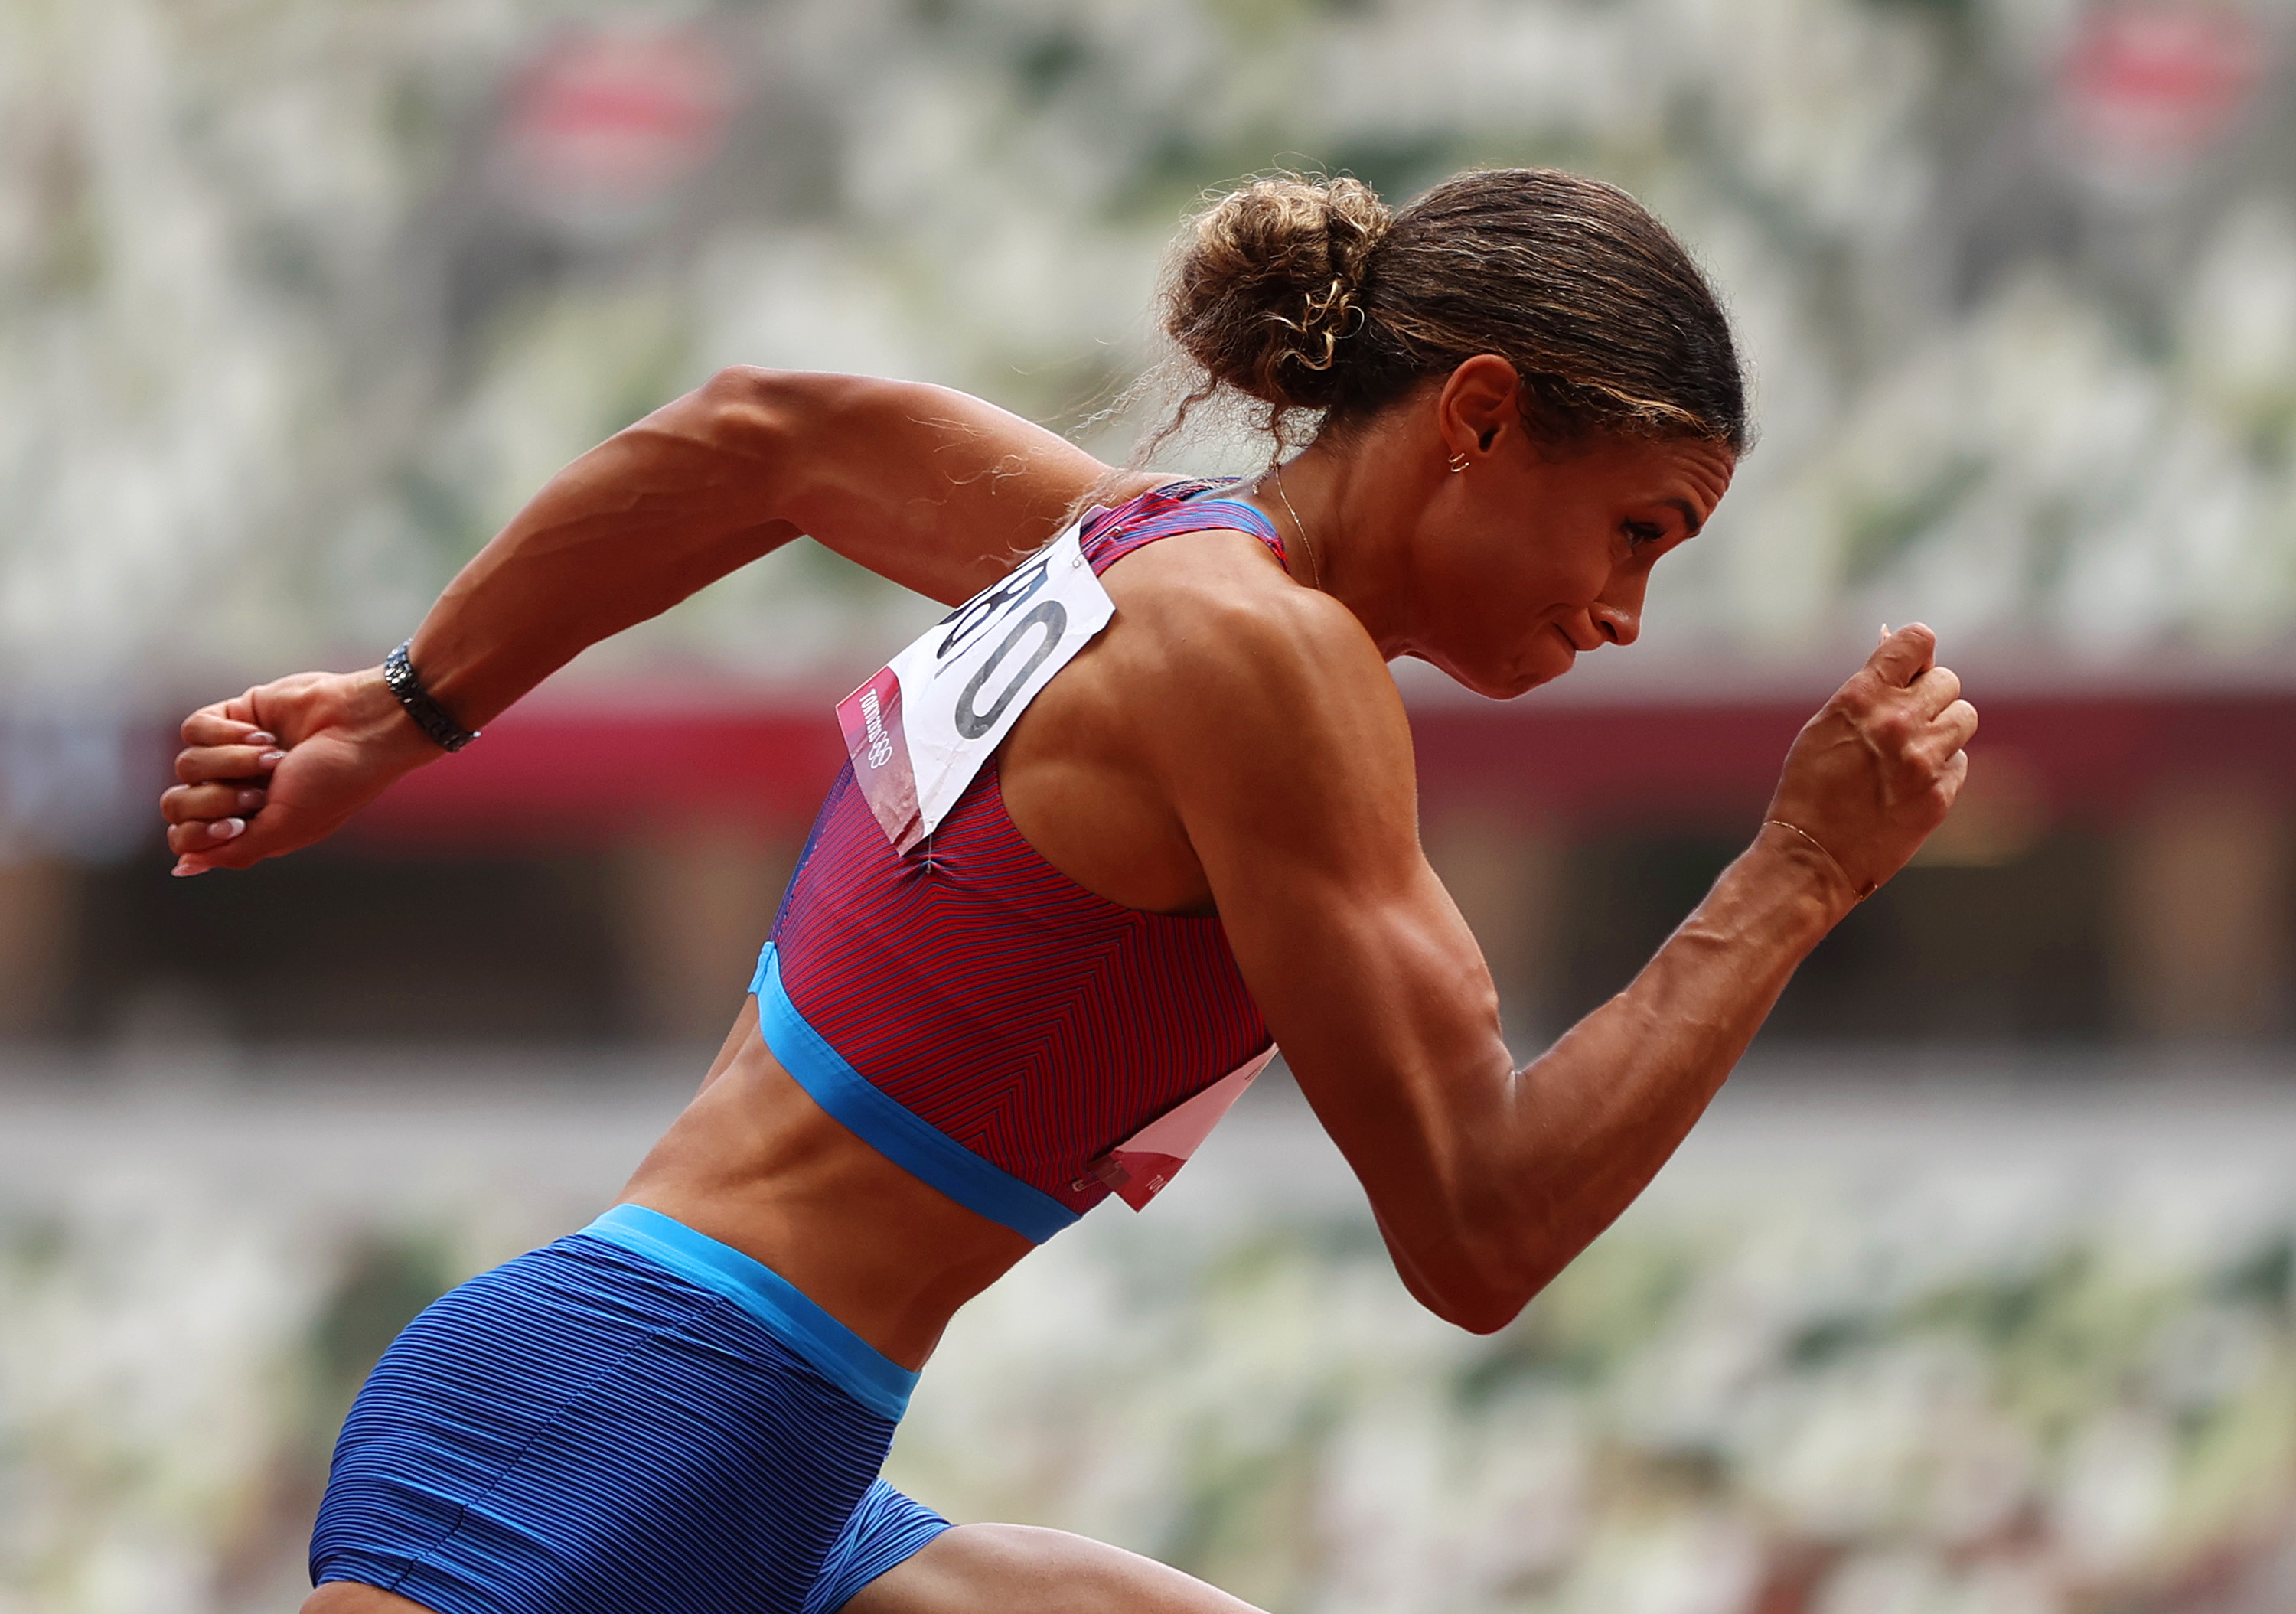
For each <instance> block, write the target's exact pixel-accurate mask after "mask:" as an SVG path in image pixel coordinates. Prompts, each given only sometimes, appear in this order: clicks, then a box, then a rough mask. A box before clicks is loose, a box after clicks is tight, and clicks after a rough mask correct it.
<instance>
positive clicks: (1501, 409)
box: [1435, 353, 1523, 463]
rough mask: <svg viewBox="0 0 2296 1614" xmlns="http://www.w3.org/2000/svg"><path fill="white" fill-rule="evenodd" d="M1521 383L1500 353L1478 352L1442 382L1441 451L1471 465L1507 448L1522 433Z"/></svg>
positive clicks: (1437, 409) (1439, 410)
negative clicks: (1512, 435) (1510, 437)
mask: <svg viewBox="0 0 2296 1614" xmlns="http://www.w3.org/2000/svg"><path fill="white" fill-rule="evenodd" d="M1521 398H1522V378H1521V376H1519V375H1517V374H1516V373H1515V371H1514V366H1513V365H1511V364H1509V363H1508V362H1507V361H1506V360H1505V359H1503V358H1501V357H1500V356H1498V355H1497V354H1496V353H1478V354H1477V355H1475V356H1474V357H1472V358H1471V359H1468V360H1467V361H1465V362H1464V364H1462V365H1460V366H1459V367H1458V368H1457V369H1456V370H1454V371H1452V372H1451V374H1450V378H1449V379H1448V380H1447V381H1445V382H1444V383H1443V389H1442V390H1441V391H1440V392H1439V393H1438V394H1437V395H1436V399H1435V420H1436V429H1437V430H1439V432H1440V433H1441V434H1442V438H1443V451H1444V453H1445V454H1446V455H1450V456H1453V457H1454V458H1456V456H1457V455H1463V454H1464V455H1466V456H1467V459H1468V461H1469V463H1472V462H1474V461H1476V460H1479V459H1481V458H1482V457H1483V456H1484V455H1488V454H1491V453H1493V452H1494V451H1497V450H1498V449H1499V448H1501V447H1505V446H1507V445H1506V438H1507V434H1508V433H1509V432H1520V431H1521V430H1522V429H1523V426H1522V404H1521Z"/></svg>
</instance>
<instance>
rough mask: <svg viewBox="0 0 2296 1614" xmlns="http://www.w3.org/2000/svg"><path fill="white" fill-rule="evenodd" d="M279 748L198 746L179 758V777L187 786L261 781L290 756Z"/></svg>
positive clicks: (177, 768) (264, 746) (183, 753)
mask: <svg viewBox="0 0 2296 1614" xmlns="http://www.w3.org/2000/svg"><path fill="white" fill-rule="evenodd" d="M286 754H287V753H286V752H284V751H283V750H280V749H279V748H278V746H277V745H275V744H273V745H259V744H258V745H195V746H193V747H191V748H190V749H189V750H184V751H180V752H178V753H176V778H177V779H178V780H180V781H182V782H184V783H185V784H208V783H210V782H214V781H216V780H219V779H259V778H261V777H263V776H264V775H265V774H268V773H270V772H271V770H272V769H273V768H275V767H277V766H279V762H280V759H281V758H283V757H284V756H286Z"/></svg>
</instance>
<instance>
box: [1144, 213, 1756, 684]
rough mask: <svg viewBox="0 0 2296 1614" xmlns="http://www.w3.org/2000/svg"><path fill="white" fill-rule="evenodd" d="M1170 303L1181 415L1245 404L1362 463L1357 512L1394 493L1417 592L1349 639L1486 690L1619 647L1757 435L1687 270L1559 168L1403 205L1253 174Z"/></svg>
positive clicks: (1215, 221)
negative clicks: (1390, 616)
mask: <svg viewBox="0 0 2296 1614" xmlns="http://www.w3.org/2000/svg"><path fill="white" fill-rule="evenodd" d="M1164 299H1165V300H1164V310H1163V311H1164V317H1165V327H1166V329H1167V330H1168V331H1169V332H1170V334H1171V335H1172V337H1173V338H1174V339H1175V340H1176V341H1177V343H1178V344H1179V347H1180V348H1181V350H1182V351H1183V353H1184V354H1185V355H1186V356H1187V357H1188V359H1190V360H1191V361H1193V364H1194V365H1197V366H1200V372H1199V373H1198V376H1197V384H1196V385H1195V387H1194V388H1193V389H1192V391H1191V392H1190V395H1189V402H1191V403H1195V402H1201V401H1203V400H1205V399H1209V398H1211V397H1215V396H1216V395H1218V394H1221V393H1228V394H1230V395H1231V396H1232V395H1234V394H1241V395H1242V396H1244V397H1249V398H1251V399H1254V400H1256V401H1257V402H1258V403H1259V405H1262V406H1265V408H1266V410H1267V424H1268V426H1269V428H1270V429H1271V430H1273V431H1274V432H1275V435H1276V438H1277V440H1278V443H1279V445H1281V444H1282V443H1283V442H1286V441H1296V440H1299V439H1300V438H1301V437H1303V436H1307V435H1309V434H1312V436H1313V438H1314V443H1315V449H1316V456H1317V457H1326V458H1328V457H1334V456H1336V457H1337V458H1340V459H1343V460H1355V461H1358V462H1360V463H1358V464H1357V466H1356V467H1355V468H1354V469H1355V471H1356V472H1357V474H1355V475H1353V476H1351V477H1350V478H1349V479H1348V481H1349V487H1350V488H1351V490H1352V492H1351V497H1352V499H1353V500H1354V502H1355V503H1356V504H1357V505H1358V506H1362V505H1364V504H1365V503H1366V501H1367V500H1368V499H1369V497H1370V496H1371V495H1372V493H1373V492H1374V490H1375V491H1377V492H1380V493H1383V494H1384V495H1386V496H1387V497H1386V500H1385V503H1387V504H1388V505H1389V507H1390V511H1392V510H1393V508H1394V504H1395V499H1396V496H1397V495H1398V493H1399V492H1401V491H1403V490H1404V489H1405V488H1406V487H1407V488H1408V489H1409V490H1410V496H1409V497H1408V498H1407V499H1406V501H1405V502H1406V503H1407V504H1409V505H1410V506H1411V510H1410V515H1409V520H1410V524H1411V526H1412V527H1413V528H1414V529H1415V530H1414V532H1413V534H1412V535H1411V538H1412V542H1411V543H1410V545H1409V548H1410V550H1411V554H1412V561H1413V567H1412V582H1413V585H1414V586H1413V587H1412V588H1411V589H1410V590H1409V592H1410V593H1412V594H1414V595H1415V596H1417V597H1415V598H1414V599H1412V600H1409V601H1398V602H1394V603H1395V606H1396V608H1397V610H1398V611H1399V612H1401V613H1402V614H1401V616H1399V617H1398V619H1396V620H1394V621H1392V622H1390V623H1387V624H1384V625H1375V624H1370V623H1369V622H1368V620H1367V625H1372V626H1374V632H1375V633H1378V634H1379V635H1380V636H1381V637H1382V643H1384V644H1385V645H1386V646H1387V648H1388V649H1389V650H1390V652H1391V653H1406V654H1416V655H1420V656H1423V657H1424V658H1425V659H1427V660H1431V661H1434V662H1435V663H1436V664H1437V665H1439V666H1441V667H1442V668H1445V670H1447V671H1448V672H1450V673H1452V674H1453V675H1454V676H1457V677H1459V678H1460V679H1461V680H1462V681H1463V682H1465V683H1467V684H1470V685H1471V686H1472V687H1474V688H1477V689H1480V690H1484V691H1487V692H1490V693H1494V694H1505V693H1514V692H1519V691H1521V689H1523V688H1527V687H1529V685H1530V684H1537V683H1542V682H1544V681H1546V679H1548V678H1551V677H1554V676H1557V675H1558V674H1560V673H1561V672H1562V671H1564V670H1566V669H1567V668H1569V667H1570V662H1571V660H1572V658H1573V656H1574V655H1575V654H1576V653H1577V652H1578V651H1584V650H1591V649H1593V648H1595V646H1597V645H1599V644H1602V643H1626V642H1628V641H1630V640H1631V639H1632V638H1633V637H1634V636H1635V635H1636V632H1637V631H1638V627H1639V617H1640V611H1641V604H1642V592H1643V586H1644V581H1645V580H1646V578H1647V576H1648V573H1649V569H1650V566H1651V564H1652V562H1653V561H1655V560H1656V559H1657V558H1658V556H1659V555H1660V554H1661V553H1664V551H1665V550H1666V549H1667V548H1670V547H1671V546H1672V545H1674V544H1676V543H1679V542H1681V541H1682V540H1683V539H1685V538H1686V537H1690V536H1691V535H1692V534H1693V533H1694V532H1696V530H1697V529H1698V528H1699V527H1700V526H1701V525H1702V524H1703V522H1704V521H1705V520H1706V518H1707V516H1708V515H1709V514H1710V513H1711V512H1712V510H1713V507H1714V504H1716V502H1717V501H1718V500H1719V499H1720V497H1721V496H1722V493H1723V490H1724V489H1725V488H1726V487H1727V486H1728V484H1729V479H1730V472H1731V471H1732V470H1733V468H1734V466H1735V464H1736V462H1737V458H1738V456H1739V455H1741V454H1742V453H1743V451H1744V450H1745V448H1746V447H1747V443H1748V439H1749V437H1750V435H1751V433H1750V427H1749V422H1748V419H1747V411H1746V391H1747V388H1746V381H1745V374H1744V371H1743V365H1742V364H1741V362H1740V359H1739V356H1738V350H1737V345H1736V343H1735V342H1734V340H1733V339H1732V336H1731V332H1730V325H1729V322H1728V320H1727V319H1726V317H1725V315H1723V312H1722V309H1721V306H1720V304H1719V302H1718V299H1716V297H1715V294H1714V291H1713V289H1712V288H1711V287H1710V285H1709V284H1708V283H1707V281H1706V278H1705V276H1704V275H1703V274H1701V273H1700V271H1699V269H1698V266H1697V265H1696V264H1695V263H1693V261H1692V260H1691V258H1690V256H1689V254H1688V253H1687V252H1686V251H1685V250H1683V247H1682V245H1681V243H1680V242H1677V241H1676V240H1675V238H1674V237H1673V235H1672V234H1671V233H1669V231H1668V230H1667V228H1666V226H1665V225H1661V223H1660V222H1659V221H1658V220H1657V219H1656V218H1654V217H1652V216H1651V214H1650V213H1649V212H1648V211H1647V210H1645V209H1644V208H1643V207H1642V205H1641V204H1640V203H1638V202H1636V201H1635V200H1634V199H1633V198H1632V197H1630V196H1628V194H1627V193H1625V192H1623V191H1620V190H1619V189H1617V188H1616V187H1615V186H1611V185H1608V184H1602V183H1601V182H1599V181H1596V180H1591V179H1584V178H1580V177H1579V176H1575V175H1570V174H1563V173H1558V172H1555V171H1554V170H1551V169H1541V168H1504V169H1492V170H1487V171H1481V172H1474V173H1468V174H1463V175H1460V176H1457V177H1456V178H1454V179H1451V180H1448V181H1446V182H1445V183H1444V184H1440V185H1438V186H1436V187H1435V188H1434V189H1433V190H1431V191H1430V192H1428V193H1426V194H1425V195H1423V196H1422V197H1420V198H1419V199H1418V200H1417V201H1414V202H1412V203H1411V204H1410V205H1409V206H1407V207H1406V208H1404V209H1402V210H1401V211H1399V212H1392V211H1390V209H1388V208H1387V207H1386V206H1385V205H1384V204H1383V203H1382V202H1381V201H1380V200H1379V198H1378V197H1377V196H1376V195H1374V193H1372V191H1371V189H1370V187H1368V186H1366V185H1365V184H1362V183H1360V182H1359V181H1357V180H1353V179H1346V178H1340V179H1313V178H1304V177H1301V176H1295V175H1283V176H1276V177H1274V178H1267V179H1260V180H1256V181H1254V182H1252V183H1251V184H1247V185H1245V186H1243V187H1242V188H1241V189H1239V190H1237V191H1235V192H1234V193H1230V194H1229V195H1227V196H1225V197H1223V198H1221V199H1220V200H1219V201H1217V202H1215V203H1214V204H1213V205H1212V206H1210V208H1209V209H1206V210H1205V211H1204V212H1203V213H1202V214H1201V216H1200V217H1198V218H1197V219H1196V221H1195V224H1194V228H1193V232H1192V233H1190V234H1189V235H1188V236H1187V237H1185V239H1184V241H1183V242H1182V245H1181V247H1180V250H1178V252H1177V254H1176V256H1175V258H1174V260H1173V263H1172V266H1171V268H1170V271H1169V274H1168V277H1167V281H1166V285H1165V291H1164ZM1183 413H1184V414H1185V406H1184V411H1183ZM1430 456H1431V457H1430ZM1390 519H1392V517H1390ZM1351 603H1352V602H1351ZM1374 614H1375V613H1374ZM1405 618H1408V619H1405Z"/></svg>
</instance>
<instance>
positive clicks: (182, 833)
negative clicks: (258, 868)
mask: <svg viewBox="0 0 2296 1614" xmlns="http://www.w3.org/2000/svg"><path fill="white" fill-rule="evenodd" d="M246 833H247V820H246V819H244V818H212V819H209V818H202V819H200V820H198V821H197V822H195V823H178V824H172V825H170V826H169V827H168V850H169V851H171V852H173V853H175V854H176V855H177V856H183V855H184V854H186V853H194V852H210V851H213V850H214V849H215V848H217V847H220V846H222V845H223V844H224V843H225V842H226V841H232V840H238V839H239V838H240V837H241V836H242V835H244V834H246Z"/></svg>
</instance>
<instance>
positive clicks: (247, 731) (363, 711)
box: [160, 668, 446, 874]
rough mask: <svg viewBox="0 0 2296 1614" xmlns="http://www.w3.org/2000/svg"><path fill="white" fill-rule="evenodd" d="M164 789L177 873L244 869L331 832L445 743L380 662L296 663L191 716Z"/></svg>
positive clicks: (164, 810)
mask: <svg viewBox="0 0 2296 1614" xmlns="http://www.w3.org/2000/svg"><path fill="white" fill-rule="evenodd" d="M183 737H184V750H182V751H181V752H180V753H178V754H177V756H176V778H177V779H178V780H179V781H181V782H180V783H178V784H176V786H175V787H174V788H173V789H171V790H169V791H168V792H167V793H166V794H165V795H163V796H161V797H160V813H161V815H163V816H165V817H166V819H167V821H168V849H169V850H170V851H172V852H174V853H175V854H176V873H178V874H204V873H207V871H208V870H209V869H243V868H247V867H249V866H250V864H255V863H258V862H260V861H261V860H262V859H264V858H266V857H277V856H281V855H283V854H284V853H287V852H291V851H294V850H295V849H296V848H299V847H307V846H309V845H310V844H311V843H312V842H313V841H315V840H324V839H325V838H326V837H327V836H329V835H332V834H333V833H334V832H335V831H336V830H338V829H340V827H341V826H342V823H343V821H344V820H345V819H347V818H348V817H349V816H350V815H352V814H353V813H355V812H357V811H358V809H359V808H361V807H365V805H366V804H367V803H368V802H370V801H372V800H373V799H375V798H376V797H377V796H379V795H381V793H382V791H383V790H384V789H385V788H386V787H387V786H389V784H390V783H391V782H392V781H393V780H396V779H397V778H398V777H399V775H401V774H406V773H408V772H410V771H412V770H413V769H414V768H417V767H420V766H422V764H423V763H425V762H429V761H432V760H434V759H435V758H439V757H442V756H444V755H445V754H446V753H445V752H443V751H441V750H439V748H438V747H437V746H436V745H434V744H432V743H431V741H430V740H429V739H427V738H426V737H425V736H424V735H423V733H422V731H421V730H420V729H417V728H416V727H415V726H414V723H413V722H412V721H410V720H409V719H408V717H407V716H406V712H405V711H404V710H402V709H400V707H399V704H398V699H397V698H396V697H395V696H393V695H392V694H391V692H390V686H389V684H385V683H384V682H383V678H382V669H381V668H369V669H368V670H367V671H365V672H362V673H298V674H296V675H295V676H292V677H289V678H281V679H278V680H276V681H275V682H273V683H270V684H258V685H257V686H256V687H255V688H253V689H251V690H249V691H248V692H246V693H245V694H243V695H241V696H240V697H238V698H237V699H236V700H219V701H217V703H216V704H215V705H213V706H203V707H201V709H199V710H198V711H195V712H193V714H192V715H191V716H190V717H186V718H184V728H183Z"/></svg>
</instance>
